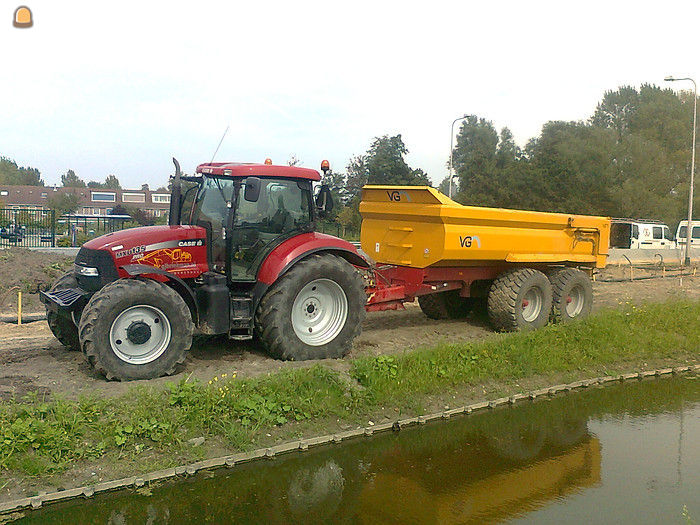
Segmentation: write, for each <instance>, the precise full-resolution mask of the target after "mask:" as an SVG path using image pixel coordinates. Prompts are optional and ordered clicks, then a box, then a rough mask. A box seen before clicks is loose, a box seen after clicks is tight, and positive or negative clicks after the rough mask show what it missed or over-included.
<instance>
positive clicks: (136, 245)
mask: <svg viewBox="0 0 700 525" xmlns="http://www.w3.org/2000/svg"><path fill="white" fill-rule="evenodd" d="M206 237H207V236H206V230H205V229H204V228H202V227H200V226H144V227H143V228H131V229H129V230H121V231H118V232H114V233H108V234H107V235H102V236H101V237H97V238H96V239H92V240H91V241H88V242H86V243H85V244H84V245H83V246H84V247H85V248H89V249H91V250H106V251H108V252H109V253H110V254H111V256H112V257H113V258H114V263H115V265H116V267H117V271H118V272H119V273H120V275H121V276H122V277H125V276H126V273H125V272H124V270H121V267H123V266H125V265H127V264H143V265H148V266H153V267H155V268H160V269H161V270H166V271H168V272H170V273H173V274H175V275H177V276H179V277H181V278H183V279H184V278H194V277H197V276H198V275H200V274H201V273H203V272H206V271H207V270H208V269H209V263H208V261H207V247H206Z"/></svg>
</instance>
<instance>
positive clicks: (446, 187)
mask: <svg viewBox="0 0 700 525" xmlns="http://www.w3.org/2000/svg"><path fill="white" fill-rule="evenodd" d="M452 188H453V189H454V181H453V182H452ZM437 189H438V191H439V192H440V193H442V194H444V195H449V194H450V177H449V176H447V177H445V178H444V179H442V180H441V181H440V184H438V187H437Z"/></svg>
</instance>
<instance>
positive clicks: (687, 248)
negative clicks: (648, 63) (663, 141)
mask: <svg viewBox="0 0 700 525" xmlns="http://www.w3.org/2000/svg"><path fill="white" fill-rule="evenodd" d="M664 80H665V81H666V82H677V81H679V80H690V81H691V82H692V83H693V88H695V92H694V95H693V144H692V153H691V160H690V191H689V192H688V193H689V195H688V228H687V229H686V236H685V261H684V264H685V265H686V266H690V246H691V243H692V241H691V239H692V238H693V186H694V184H695V180H694V179H695V128H696V122H697V118H698V85H697V84H696V83H695V80H693V79H692V78H688V77H685V78H673V77H671V76H668V77H666V78H664Z"/></svg>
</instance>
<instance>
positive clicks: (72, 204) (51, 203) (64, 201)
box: [47, 191, 80, 217]
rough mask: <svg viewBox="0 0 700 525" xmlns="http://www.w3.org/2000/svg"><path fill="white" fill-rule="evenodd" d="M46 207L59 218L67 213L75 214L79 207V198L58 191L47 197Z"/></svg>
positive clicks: (75, 195)
mask: <svg viewBox="0 0 700 525" xmlns="http://www.w3.org/2000/svg"><path fill="white" fill-rule="evenodd" d="M47 205H48V207H49V208H50V209H52V210H54V211H55V212H56V216H57V217H59V216H61V215H65V214H67V213H75V211H76V210H77V209H78V206H79V205H80V198H79V197H78V195H77V194H75V193H70V192H64V191H60V192H56V193H54V194H53V195H52V196H51V197H49V199H48V202H47Z"/></svg>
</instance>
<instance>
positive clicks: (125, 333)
mask: <svg viewBox="0 0 700 525" xmlns="http://www.w3.org/2000/svg"><path fill="white" fill-rule="evenodd" d="M193 330H194V325H193V323H192V315H191V314H190V310H189V308H188V307H187V304H185V301H184V300H183V299H182V297H180V295H179V294H178V293H177V292H176V291H175V290H173V289H172V288H170V287H169V286H167V285H165V284H163V283H160V282H157V281H153V280H138V279H121V280H118V281H115V282H113V283H110V284H108V285H107V286H105V287H104V288H102V289H100V290H99V291H98V292H97V293H95V295H93V296H92V298H91V299H90V302H88V304H87V306H86V307H85V309H84V310H83V313H82V315H81V317H80V327H79V333H80V343H81V345H82V348H83V352H85V355H86V356H87V358H88V361H89V362H90V363H91V364H92V365H93V366H94V368H95V370H96V371H97V372H99V373H101V374H103V375H104V376H105V377H106V378H107V379H116V380H119V381H128V380H134V379H152V378H155V377H160V376H163V375H170V374H172V373H173V372H174V371H175V368H176V367H177V365H179V364H181V363H182V362H184V360H185V353H186V352H187V350H188V349H189V348H190V346H191V345H192V332H193Z"/></svg>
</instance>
